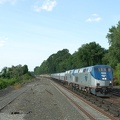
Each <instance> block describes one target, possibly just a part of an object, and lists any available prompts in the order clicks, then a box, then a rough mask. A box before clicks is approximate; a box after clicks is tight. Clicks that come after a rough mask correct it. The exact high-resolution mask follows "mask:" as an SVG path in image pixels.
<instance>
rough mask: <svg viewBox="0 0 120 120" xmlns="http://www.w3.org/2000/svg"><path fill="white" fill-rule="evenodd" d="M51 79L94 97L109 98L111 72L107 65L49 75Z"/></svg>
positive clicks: (111, 82) (111, 84) (111, 83)
mask: <svg viewBox="0 0 120 120" xmlns="http://www.w3.org/2000/svg"><path fill="white" fill-rule="evenodd" d="M51 78H54V79H57V80H61V81H62V82H64V83H67V84H69V85H71V86H72V87H74V88H77V89H80V90H84V91H86V92H88V93H91V94H94V95H96V96H106V97H107V96H108V97H109V96H111V91H112V87H113V70H112V68H111V67H110V66H108V65H95V66H89V67H84V68H79V69H73V70H68V71H66V72H62V73H55V74H51Z"/></svg>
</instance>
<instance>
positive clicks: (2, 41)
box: [0, 37, 8, 47]
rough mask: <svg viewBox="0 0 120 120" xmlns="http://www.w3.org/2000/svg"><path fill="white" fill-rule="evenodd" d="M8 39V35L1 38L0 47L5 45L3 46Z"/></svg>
mask: <svg viewBox="0 0 120 120" xmlns="http://www.w3.org/2000/svg"><path fill="white" fill-rule="evenodd" d="M6 40H8V38H7V37H1V38H0V47H3V46H4V45H5V43H6Z"/></svg>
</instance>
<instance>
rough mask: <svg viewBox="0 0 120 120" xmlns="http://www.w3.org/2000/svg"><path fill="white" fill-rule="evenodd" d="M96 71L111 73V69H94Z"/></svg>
mask: <svg viewBox="0 0 120 120" xmlns="http://www.w3.org/2000/svg"><path fill="white" fill-rule="evenodd" d="M94 70H95V71H99V72H111V68H94Z"/></svg>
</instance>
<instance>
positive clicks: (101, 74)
mask: <svg viewBox="0 0 120 120" xmlns="http://www.w3.org/2000/svg"><path fill="white" fill-rule="evenodd" d="M91 75H92V76H93V77H94V78H95V79H98V80H101V81H105V79H103V78H106V81H107V80H108V81H109V80H113V76H112V68H111V67H110V66H107V65H95V66H93V67H92V70H91Z"/></svg>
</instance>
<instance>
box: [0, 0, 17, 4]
mask: <svg viewBox="0 0 120 120" xmlns="http://www.w3.org/2000/svg"><path fill="white" fill-rule="evenodd" d="M16 1H17V0H0V4H4V3H11V4H15V3H16Z"/></svg>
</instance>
